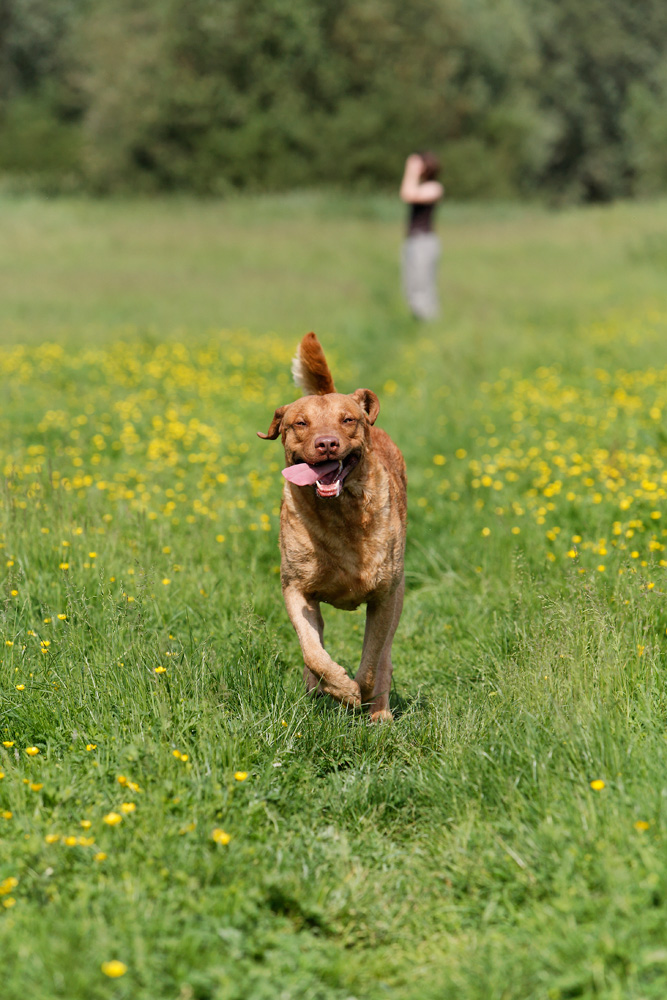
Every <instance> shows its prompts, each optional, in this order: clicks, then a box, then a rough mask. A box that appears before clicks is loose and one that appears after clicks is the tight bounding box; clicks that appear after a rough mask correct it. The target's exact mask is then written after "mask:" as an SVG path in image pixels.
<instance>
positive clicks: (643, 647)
mask: <svg viewBox="0 0 667 1000" xmlns="http://www.w3.org/2000/svg"><path fill="white" fill-rule="evenodd" d="M645 649H646V646H637V652H638V653H639V655H640V656H641V655H642V653H643V652H644V650H645Z"/></svg>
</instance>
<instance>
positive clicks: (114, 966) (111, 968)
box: [100, 958, 127, 979]
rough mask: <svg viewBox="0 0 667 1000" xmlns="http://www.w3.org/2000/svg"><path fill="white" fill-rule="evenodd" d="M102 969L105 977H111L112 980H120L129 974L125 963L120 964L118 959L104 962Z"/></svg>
mask: <svg viewBox="0 0 667 1000" xmlns="http://www.w3.org/2000/svg"><path fill="white" fill-rule="evenodd" d="M100 968H101V969H102V972H103V973H104V975H105V976H109V978H110V979H118V977H119V976H124V975H125V973H126V972H127V966H126V965H125V962H119V961H118V959H116V958H113V959H112V960H111V961H110V962H102V965H101V966H100Z"/></svg>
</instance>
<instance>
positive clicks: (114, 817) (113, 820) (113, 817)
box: [102, 812, 123, 826]
mask: <svg viewBox="0 0 667 1000" xmlns="http://www.w3.org/2000/svg"><path fill="white" fill-rule="evenodd" d="M102 818H103V820H104V822H105V823H106V824H107V826H118V824H119V823H122V822H123V817H122V816H121V815H120V814H119V813H117V812H108V813H107V814H106V816H103V817H102Z"/></svg>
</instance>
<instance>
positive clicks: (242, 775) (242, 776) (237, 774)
mask: <svg viewBox="0 0 667 1000" xmlns="http://www.w3.org/2000/svg"><path fill="white" fill-rule="evenodd" d="M297 735H298V734H297ZM234 777H235V778H236V780H237V781H245V779H246V778H247V777H248V772H247V771H234Z"/></svg>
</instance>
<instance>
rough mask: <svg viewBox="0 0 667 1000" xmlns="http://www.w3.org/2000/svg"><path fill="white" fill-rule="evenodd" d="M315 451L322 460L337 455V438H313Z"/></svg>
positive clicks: (338, 444) (338, 445)
mask: <svg viewBox="0 0 667 1000" xmlns="http://www.w3.org/2000/svg"><path fill="white" fill-rule="evenodd" d="M313 444H314V446H315V450H316V451H317V452H319V454H320V455H321V456H322V458H327V457H328V458H332V457H334V456H335V455H337V454H338V449H339V448H340V441H339V440H338V438H337V437H333V436H331V437H327V436H326V435H325V434H323V435H322V436H321V437H318V438H315V440H314V442H313Z"/></svg>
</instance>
